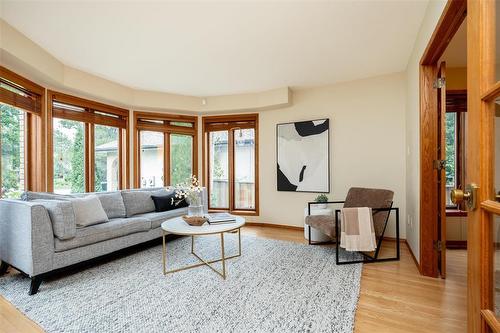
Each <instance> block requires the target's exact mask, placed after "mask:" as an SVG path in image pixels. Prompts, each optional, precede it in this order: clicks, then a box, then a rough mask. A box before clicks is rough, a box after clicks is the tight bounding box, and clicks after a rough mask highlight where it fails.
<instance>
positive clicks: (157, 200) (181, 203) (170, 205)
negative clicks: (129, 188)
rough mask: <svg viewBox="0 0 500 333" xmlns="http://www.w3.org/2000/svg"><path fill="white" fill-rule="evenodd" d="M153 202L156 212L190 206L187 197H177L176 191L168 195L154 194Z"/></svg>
mask: <svg viewBox="0 0 500 333" xmlns="http://www.w3.org/2000/svg"><path fill="white" fill-rule="evenodd" d="M151 199H153V203H154V205H155V211H156V212H166V211H168V210H173V209H177V208H184V207H187V206H188V203H187V202H186V199H185V198H182V199H179V198H176V197H175V193H174V192H172V193H169V194H166V195H152V196H151Z"/></svg>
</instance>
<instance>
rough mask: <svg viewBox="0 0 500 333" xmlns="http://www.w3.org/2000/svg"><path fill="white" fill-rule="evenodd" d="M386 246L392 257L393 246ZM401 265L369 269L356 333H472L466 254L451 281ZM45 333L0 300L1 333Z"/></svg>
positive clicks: (290, 237)
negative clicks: (468, 326) (469, 330)
mask: <svg viewBox="0 0 500 333" xmlns="http://www.w3.org/2000/svg"><path fill="white" fill-rule="evenodd" d="M243 234H246V235H255V236H259V237H264V238H272V239H279V240H285V241H291V242H298V243H307V242H306V240H304V238H303V233H302V231H300V230H293V229H283V228H275V227H262V226H249V227H245V228H244V229H243ZM386 243H387V245H386V246H384V253H383V254H385V255H390V253H389V252H391V248H390V246H391V245H393V244H391V242H386ZM401 250H402V252H401V261H399V262H387V263H376V264H369V265H364V267H363V274H362V278H361V291H360V298H359V304H358V310H357V312H356V322H355V332H357V333H365V332H370V333H377V332H384V333H391V332H405V333H411V332H422V333H425V332H429V333H431V332H432V333H434V332H454V333H459V332H466V316H467V313H466V279H467V276H466V273H467V264H466V258H467V253H466V251H465V250H448V251H447V273H448V274H447V278H446V280H442V279H433V278H428V277H423V276H421V275H420V274H419V273H418V270H417V267H416V266H415V263H414V262H413V259H412V258H411V255H410V252H409V250H408V248H407V247H406V245H405V244H402V246H401ZM7 332H8V333H17V332H22V333H31V332H43V330H42V329H41V328H40V327H38V326H37V325H36V324H35V323H33V322H32V321H31V320H29V319H28V318H27V317H25V316H24V315H23V314H22V313H21V312H19V311H18V310H16V309H15V307H13V306H12V305H11V304H10V303H9V302H7V301H6V300H5V299H4V298H3V297H1V296H0V333H7Z"/></svg>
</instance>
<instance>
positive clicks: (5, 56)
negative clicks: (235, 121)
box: [0, 20, 291, 114]
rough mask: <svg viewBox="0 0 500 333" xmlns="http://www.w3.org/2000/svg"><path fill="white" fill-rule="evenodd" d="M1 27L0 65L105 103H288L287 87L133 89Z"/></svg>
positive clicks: (179, 108) (226, 108) (194, 108)
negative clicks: (199, 93)
mask: <svg viewBox="0 0 500 333" xmlns="http://www.w3.org/2000/svg"><path fill="white" fill-rule="evenodd" d="M0 31H1V36H0V37H1V40H2V44H1V48H0V51H1V52H0V57H1V63H2V65H3V66H6V67H7V68H9V69H11V70H13V71H14V72H17V73H19V74H21V75H23V76H25V77H27V78H28V79H31V80H33V81H36V82H37V83H39V84H41V85H43V86H45V87H47V88H49V89H54V90H60V91H62V92H65V93H70V94H71V93H72V94H77V95H79V96H81V97H85V98H93V99H97V100H99V101H101V102H104V103H109V104H113V105H116V106H120V107H124V108H128V109H132V110H144V111H148V110H150V111H174V112H183V113H190V114H205V113H220V112H242V111H257V110H269V109H276V108H281V107H285V106H289V105H291V91H290V90H289V89H288V87H283V88H279V89H272V90H269V91H262V92H258V93H248V94H238V95H229V96H211V97H196V96H186V95H178V94H170V93H164V92H156V91H146V90H138V89H132V88H130V87H126V86H123V85H120V84H118V83H115V82H112V81H109V80H105V79H103V78H100V77H98V76H95V75H92V74H89V73H86V72H84V71H80V70H77V69H74V68H72V67H69V66H66V65H64V64H63V63H61V62H60V61H58V60H57V59H55V58H54V57H53V56H52V55H50V54H49V53H48V52H46V51H45V50H43V49H42V48H40V47H39V46H38V45H36V44H35V43H33V42H32V41H31V40H29V39H28V38H27V37H26V36H24V35H22V34H21V33H20V32H18V31H17V30H15V29H13V28H12V27H10V26H9V25H8V24H7V23H5V22H4V21H2V20H0Z"/></svg>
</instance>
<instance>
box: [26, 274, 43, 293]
mask: <svg viewBox="0 0 500 333" xmlns="http://www.w3.org/2000/svg"><path fill="white" fill-rule="evenodd" d="M42 281H43V280H42V278H41V277H40V276H33V277H32V278H31V285H30V292H29V295H30V296H33V295H35V294H36V293H37V292H38V288H40V285H41V284H42Z"/></svg>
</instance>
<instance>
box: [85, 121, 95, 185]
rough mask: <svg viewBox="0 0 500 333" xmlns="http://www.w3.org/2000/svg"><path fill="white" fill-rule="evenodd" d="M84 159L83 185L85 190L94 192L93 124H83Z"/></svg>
mask: <svg viewBox="0 0 500 333" xmlns="http://www.w3.org/2000/svg"><path fill="white" fill-rule="evenodd" d="M85 128H86V131H85V134H86V138H85V160H86V168H85V169H86V172H87V174H86V175H85V183H86V185H85V187H86V192H94V189H95V184H94V182H95V163H94V150H95V149H94V141H95V139H94V132H95V131H94V124H89V123H86V124H85Z"/></svg>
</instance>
